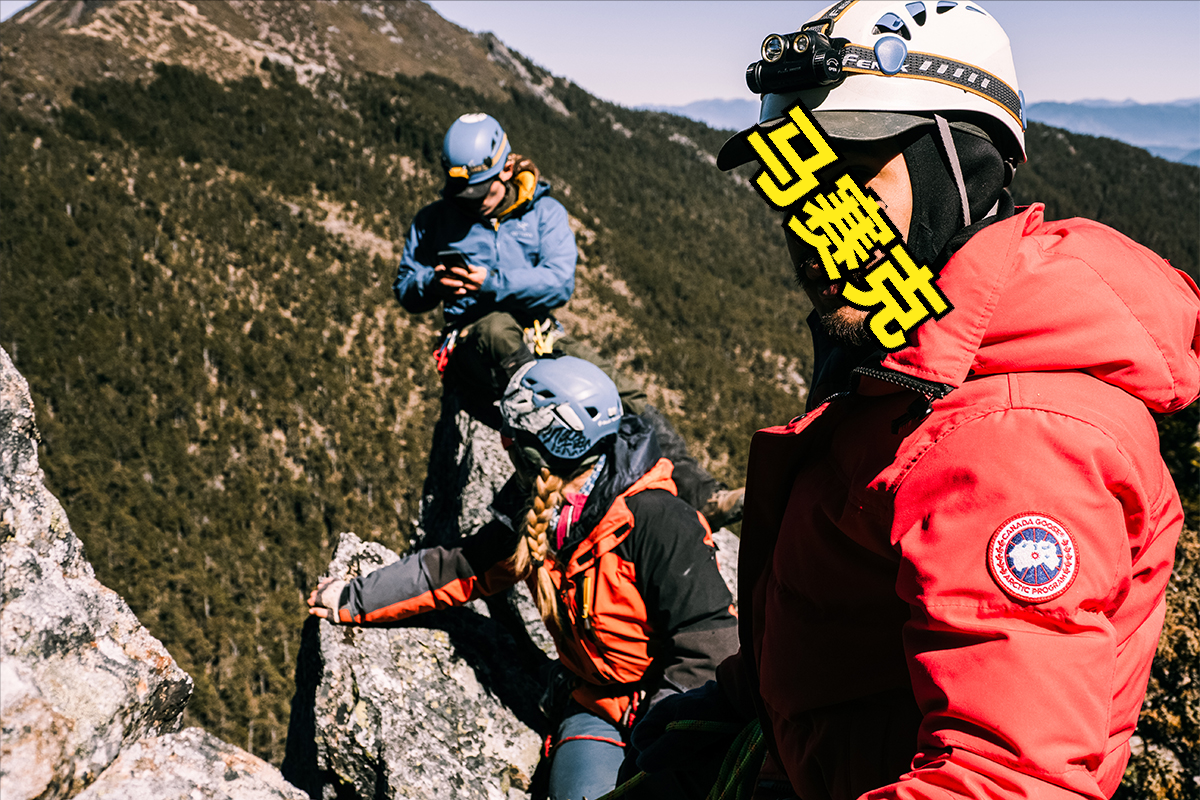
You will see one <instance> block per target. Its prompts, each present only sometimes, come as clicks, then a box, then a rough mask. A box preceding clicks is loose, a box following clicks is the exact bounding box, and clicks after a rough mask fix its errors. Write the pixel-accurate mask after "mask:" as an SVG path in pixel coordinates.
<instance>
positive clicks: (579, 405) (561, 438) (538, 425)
mask: <svg viewBox="0 0 1200 800" xmlns="http://www.w3.org/2000/svg"><path fill="white" fill-rule="evenodd" d="M500 414H501V416H502V417H503V419H504V427H503V428H502V429H501V431H500V432H501V435H503V436H507V437H510V438H512V439H513V440H514V441H515V442H516V443H517V445H519V446H520V447H521V448H523V449H530V448H532V449H534V450H536V451H537V453H538V455H540V458H541V461H542V462H543V464H544V465H545V466H549V467H550V468H551V469H552V470H553V471H555V472H560V470H561V468H563V467H565V466H579V465H581V464H582V463H584V462H585V461H587V460H588V458H589V457H594V456H596V451H597V450H598V449H599V448H598V447H597V445H599V444H600V443H601V442H603V441H604V440H605V439H607V438H608V437H610V436H614V435H615V434H616V433H617V429H618V428H619V427H620V424H619V423H620V421H621V414H622V407H621V397H620V395H619V394H618V393H617V387H616V386H615V385H614V384H613V382H612V380H611V379H610V378H609V377H608V376H607V375H605V374H604V372H603V371H602V370H601V369H600V368H599V367H597V366H596V365H595V364H592V363H591V362H589V361H584V360H583V359H581V358H575V357H573V356H560V357H557V358H540V359H537V360H535V361H531V362H529V363H528V364H525V365H524V366H522V367H521V368H520V369H519V370H517V372H516V373H515V374H514V375H513V377H512V379H511V380H510V381H509V383H508V388H507V389H506V390H505V392H504V397H503V398H502V399H501V401H500ZM528 455H532V454H528ZM560 474H561V472H560Z"/></svg>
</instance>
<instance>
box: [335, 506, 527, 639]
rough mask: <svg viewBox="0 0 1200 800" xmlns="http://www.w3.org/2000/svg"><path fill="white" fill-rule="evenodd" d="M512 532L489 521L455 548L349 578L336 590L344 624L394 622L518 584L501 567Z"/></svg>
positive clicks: (512, 545)
mask: <svg viewBox="0 0 1200 800" xmlns="http://www.w3.org/2000/svg"><path fill="white" fill-rule="evenodd" d="M516 544H517V534H515V533H513V531H512V530H511V529H510V528H508V527H507V526H506V525H504V524H502V523H500V522H497V521H492V522H489V523H488V524H486V525H484V526H483V527H482V528H480V529H479V532H478V533H476V534H474V535H473V536H471V537H469V538H468V539H467V540H466V541H464V542H463V544H462V546H460V547H455V548H443V547H430V548H426V549H424V550H418V551H417V552H415V553H410V554H409V555H407V556H405V557H403V558H401V559H400V560H399V561H396V562H393V563H392V564H389V565H388V566H386V567H382V568H380V569H377V570H375V571H374V572H371V573H368V574H366V575H363V576H361V577H359V578H355V579H354V580H352V581H350V582H349V583H348V584H347V585H346V588H345V589H344V590H343V591H342V597H341V601H340V602H339V604H338V619H339V621H341V622H344V623H363V622H395V621H397V620H401V619H404V618H406V617H411V616H413V615H414V614H420V613H422V612H425V611H432V610H434V609H437V608H447V607H449V606H457V605H462V604H464V603H469V602H470V601H472V600H474V599H476V598H478V597H483V596H487V595H492V594H495V593H496V592H499V591H503V590H504V589H507V588H508V587H510V586H512V585H514V584H515V583H517V582H518V581H519V580H521V579H522V578H523V577H524V576H523V575H516V574H514V573H513V572H512V571H511V570H509V569H507V568H506V565H505V560H506V559H507V558H508V556H510V555H512V552H513V550H514V549H516Z"/></svg>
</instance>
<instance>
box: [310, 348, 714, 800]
mask: <svg viewBox="0 0 1200 800" xmlns="http://www.w3.org/2000/svg"><path fill="white" fill-rule="evenodd" d="M500 411H501V415H502V417H503V421H504V426H503V428H502V431H501V433H502V435H503V436H504V441H505V444H506V446H507V448H508V453H509V456H510V457H511V458H512V461H513V464H514V465H515V466H516V469H517V475H518V476H520V478H521V479H523V480H524V481H525V482H526V484H527V485H528V487H529V491H528V494H527V495H526V497H525V499H524V501H523V502H524V507H523V508H522V507H520V502H521V501H518V502H517V503H516V504H507V505H510V508H507V509H506V508H504V507H503V506H505V505H506V503H505V502H504V499H505V495H506V493H505V492H501V493H500V495H498V497H497V502H496V504H495V506H494V508H493V510H494V512H495V519H493V521H491V522H489V523H488V524H487V525H485V526H484V527H483V528H481V529H480V530H479V531H478V532H477V533H476V534H475V535H474V536H471V537H469V538H468V539H466V540H465V541H464V542H463V543H462V545H461V546H460V547H458V548H454V549H445V548H428V549H425V550H420V551H418V552H415V553H412V554H410V555H408V556H407V557H405V558H403V559H401V560H400V561H397V562H395V563H394V564H391V565H389V566H387V567H384V568H382V569H379V570H377V571H375V572H372V573H370V574H369V575H365V576H363V577H360V578H356V579H354V580H352V581H349V582H346V581H340V580H332V579H328V578H326V579H323V580H322V581H321V582H320V583H319V584H318V586H317V588H316V589H315V590H314V591H313V593H312V595H311V596H310V597H309V600H308V602H309V605H310V606H312V608H311V613H313V614H316V615H318V616H321V617H324V618H326V619H329V620H330V621H331V622H340V623H347V624H355V623H364V622H390V621H394V620H399V619H403V618H406V617H409V616H412V615H414V614H419V613H421V612H423V611H428V610H430V609H435V608H445V607H447V606H452V605H459V604H462V603H466V602H469V601H471V600H473V599H475V598H477V597H481V596H484V595H490V594H493V593H495V592H498V591H501V590H503V589H506V588H508V587H509V586H512V585H513V584H515V583H517V582H519V581H521V580H525V581H527V582H528V584H529V588H530V591H531V593H532V594H533V596H534V599H535V601H536V602H537V605H538V610H539V611H540V612H541V616H542V619H543V620H544V621H545V624H546V627H547V628H548V629H549V631H550V634H551V636H552V637H553V638H554V642H555V644H556V645H557V647H558V655H559V659H560V662H561V665H562V667H563V668H564V674H566V675H567V677H568V678H569V683H570V700H569V702H567V703H566V707H565V710H564V711H562V712H561V719H560V720H558V724H557V732H556V734H555V736H554V737H553V739H554V741H553V762H552V764H551V769H550V795H549V796H550V798H551V800H582V798H584V797H587V798H593V800H594V798H598V797H600V796H601V795H603V794H605V793H606V792H608V791H610V790H612V789H613V788H614V786H615V785H616V781H617V773H618V771H619V770H620V768H621V764H622V761H623V760H624V757H625V741H626V740H627V738H628V735H629V731H630V729H631V727H632V725H633V724H634V722H635V721H636V720H637V719H639V718H640V716H641V715H643V714H644V713H645V712H646V711H647V710H648V709H649V708H650V707H651V706H652V705H654V704H655V703H657V702H658V701H659V700H660V699H662V698H663V697H667V696H669V695H671V694H674V693H676V692H680V691H686V690H687V689H692V688H696V687H699V686H701V685H703V684H704V683H705V682H706V681H709V680H711V679H713V677H714V673H715V670H716V666H717V664H719V663H720V662H721V661H722V660H723V659H724V658H725V657H726V656H727V655H729V654H731V653H732V652H734V651H735V650H736V649H737V633H736V630H737V629H736V620H735V618H734V616H733V613H732V607H731V602H732V598H731V595H730V593H729V591H728V589H726V587H725V583H724V581H723V580H722V578H721V576H720V573H719V572H718V571H717V565H716V551H715V548H714V546H713V542H712V535H711V533H710V531H709V528H708V525H707V524H706V523H705V521H704V518H703V517H702V516H701V515H700V514H699V513H698V512H697V511H696V510H695V509H693V508H692V507H690V506H689V505H688V504H687V503H685V502H683V501H682V500H680V499H679V498H678V497H677V496H676V487H675V483H674V482H673V481H672V479H671V472H672V464H671V462H670V461H669V460H667V459H665V458H662V457H661V453H660V450H659V447H658V443H657V441H656V439H655V435H654V431H653V429H652V428H651V427H650V426H649V425H648V424H647V423H645V422H644V421H643V420H642V419H641V418H640V417H637V416H635V415H632V414H629V415H622V407H621V400H620V398H619V396H618V394H617V389H616V387H615V386H614V385H613V383H612V381H611V380H610V379H609V378H608V376H606V375H605V374H604V373H603V372H602V371H601V370H600V369H599V368H598V367H596V366H595V365H593V364H591V363H589V362H587V361H584V360H582V359H578V358H573V357H570V356H564V357H560V358H550V359H542V360H538V361H534V362H531V363H528V364H525V365H523V366H522V367H521V368H520V369H519V370H518V371H517V372H516V373H515V374H514V375H513V378H512V380H511V381H510V382H509V384H508V388H507V389H506V391H505V394H504V398H503V400H502V401H501V403H500ZM511 505H516V506H517V507H516V508H512V507H511ZM510 520H512V521H516V522H515V524H510Z"/></svg>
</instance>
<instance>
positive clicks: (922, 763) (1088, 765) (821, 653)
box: [719, 205, 1200, 800]
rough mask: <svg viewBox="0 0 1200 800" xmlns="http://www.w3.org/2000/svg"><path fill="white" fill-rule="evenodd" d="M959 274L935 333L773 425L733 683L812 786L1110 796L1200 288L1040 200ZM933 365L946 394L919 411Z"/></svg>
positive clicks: (750, 479)
mask: <svg viewBox="0 0 1200 800" xmlns="http://www.w3.org/2000/svg"><path fill="white" fill-rule="evenodd" d="M939 285H940V286H941V287H942V288H943V290H944V291H945V292H946V294H947V296H948V297H949V298H950V300H951V302H952V303H953V305H954V310H953V311H952V312H951V313H949V314H948V315H947V316H946V317H944V318H943V319H942V320H940V321H937V322H929V323H927V324H926V325H925V326H923V327H922V328H921V329H920V331H919V334H918V336H919V338H918V342H917V344H916V345H914V346H912V347H909V348H906V349H904V350H901V351H899V352H897V353H895V354H892V355H889V356H888V357H887V358H886V359H885V360H884V361H883V362H882V364H881V365H880V367H878V368H873V369H866V370H863V369H861V368H860V369H859V370H857V372H858V373H859V376H860V377H859V379H858V383H857V385H856V388H855V390H854V391H852V392H848V393H845V394H841V395H835V396H834V397H832V398H830V399H828V400H827V401H826V402H824V403H823V404H821V405H820V406H819V407H817V408H815V409H813V410H812V411H810V412H809V413H808V414H806V415H805V416H803V417H802V418H799V419H797V420H793V422H792V423H791V424H789V425H787V426H784V427H778V428H770V429H767V430H764V431H760V432H759V433H758V434H756V436H755V438H754V441H753V445H752V449H751V454H750V463H749V470H748V476H747V484H746V486H747V490H746V512H745V520H744V523H743V528H742V545H741V559H740V565H739V573H740V575H741V586H740V598H739V600H740V603H739V605H740V608H741V622H740V627H741V631H740V637H741V651H740V652H739V653H738V654H737V655H736V656H733V657H731V658H730V659H728V660H727V661H726V662H725V663H724V664H722V666H721V668H720V670H719V676H720V682H721V685H722V687H723V688H724V689H725V690H726V692H727V694H729V695H730V696H731V697H733V698H734V699H735V700H736V699H737V698H749V699H750V700H752V701H753V703H754V704H755V706H756V707H757V711H758V714H759V716H760V719H761V720H762V722H763V728H764V731H766V732H767V736H768V740H769V741H770V742H771V744H772V753H773V755H774V757H775V759H776V760H777V761H778V763H779V766H782V767H783V769H784V770H785V771H786V773H787V775H788V777H789V779H790V781H791V783H792V786H793V788H794V789H795V791H796V792H797V793H798V794H799V796H800V797H801V798H803V800H826V798H837V799H838V800H840V799H841V798H854V797H859V796H862V797H869V798H954V797H989V798H992V797H995V798H1009V797H1013V798H1015V797H1037V798H1068V797H1080V796H1082V797H1090V798H1102V797H1107V796H1110V795H1111V794H1112V793H1113V792H1114V791H1115V790H1116V788H1117V786H1118V785H1119V783H1120V780H1121V776H1122V772H1123V770H1124V767H1125V764H1126V762H1127V760H1128V757H1129V737H1130V735H1131V734H1132V733H1133V731H1134V727H1135V725H1136V723H1137V717H1138V711H1139V708H1140V706H1141V703H1142V700H1143V698H1144V696H1145V690H1146V682H1147V679H1148V675H1149V670H1150V664H1151V661H1152V659H1153V657H1154V653H1155V647H1156V645H1157V642H1158V637H1159V633H1160V631H1161V627H1162V622H1163V617H1164V612H1165V602H1164V590H1165V587H1166V584H1167V580H1168V577H1169V574H1170V571H1171V565H1172V562H1173V558H1174V548H1175V543H1176V539H1177V537H1178V534H1179V532H1180V529H1181V526H1182V512H1181V509H1180V504H1179V499H1178V496H1177V494H1176V490H1175V487H1174V485H1173V483H1172V480H1171V476H1170V475H1169V473H1168V472H1167V470H1166V468H1165V466H1164V464H1163V462H1162V459H1161V457H1160V455H1159V450H1158V437H1157V433H1156V430H1155V425H1154V421H1153V419H1152V418H1151V415H1150V412H1151V411H1155V412H1173V411H1177V410H1179V409H1181V408H1183V407H1185V406H1186V405H1188V404H1189V403H1191V402H1192V401H1193V400H1194V399H1195V398H1196V396H1197V392H1198V391H1200V360H1198V353H1197V351H1198V350H1200V325H1198V321H1200V298H1198V296H1197V295H1198V292H1197V289H1196V286H1195V284H1194V283H1192V281H1191V280H1190V279H1188V278H1187V277H1186V276H1184V275H1183V274H1182V273H1180V272H1177V271H1176V270H1174V269H1171V268H1170V266H1169V265H1167V264H1166V263H1165V262H1164V261H1163V260H1162V259H1161V258H1159V257H1157V256H1155V255H1154V254H1153V253H1151V252H1150V251H1149V250H1147V249H1145V248H1143V247H1141V246H1140V245H1137V244H1135V243H1134V242H1132V241H1130V240H1129V239H1127V238H1125V237H1124V236H1122V235H1120V234H1119V233H1117V232H1115V231H1113V230H1111V229H1109V228H1106V227H1104V226H1102V225H1099V224H1097V223H1094V222H1089V221H1086V220H1079V219H1073V220H1067V221H1062V222H1046V221H1044V220H1043V217H1042V207H1041V206H1040V205H1035V206H1033V207H1031V208H1029V209H1027V210H1026V211H1024V212H1023V213H1021V214H1018V215H1017V216H1015V217H1012V218H1010V219H1008V220H1005V221H1002V222H998V223H995V224H993V225H991V226H990V227H988V228H986V229H984V230H983V231H981V232H980V233H978V234H977V235H976V236H975V237H973V238H972V239H971V240H970V241H969V242H968V243H967V244H966V245H965V246H964V247H963V248H962V249H961V250H960V251H959V252H958V253H957V254H955V256H954V257H953V258H952V259H951V260H950V262H949V263H948V264H947V266H946V267H945V268H944V270H943V271H942V273H941V278H940V280H939ZM914 379H915V380H914ZM938 387H940V389H939V388H938ZM913 388H923V389H925V390H929V391H928V394H931V395H933V396H935V397H936V396H938V395H944V396H941V397H940V399H934V400H933V401H932V410H931V412H930V413H929V414H928V416H925V417H923V418H922V417H921V415H920V414H919V413H918V414H917V415H916V417H915V419H914V418H913V415H912V414H911V410H912V408H913V407H914V405H913V402H914V398H916V399H918V403H917V405H916V406H915V407H916V408H918V409H922V406H923V405H924V404H923V402H921V400H920V398H919V397H918V395H917V394H916V392H914V391H913ZM931 389H932V390H931ZM922 410H923V409H922ZM906 419H909V420H913V421H908V422H905V420H906ZM897 421H899V422H900V423H901V424H900V425H899V430H898V432H896V431H895V423H896V422H897Z"/></svg>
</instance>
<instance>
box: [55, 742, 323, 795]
mask: <svg viewBox="0 0 1200 800" xmlns="http://www.w3.org/2000/svg"><path fill="white" fill-rule="evenodd" d="M185 797H186V798H205V799H206V800H207V799H208V798H211V799H212V800H217V799H218V798H221V799H222V800H223V799H224V798H229V800H308V795H306V794H305V793H304V792H302V791H300V790H299V789H297V788H296V787H295V786H292V785H291V784H289V783H288V782H287V781H285V780H284V779H283V776H282V775H280V774H279V770H277V769H275V768H274V767H272V766H271V765H270V764H268V763H267V762H265V761H263V760H262V759H261V758H258V757H257V756H253V755H251V754H250V753H247V752H246V751H245V750H242V749H241V748H239V747H234V746H233V745H231V744H228V743H226V742H223V741H221V740H220V739H218V738H217V737H216V736H213V735H212V734H211V733H208V732H206V731H203V730H201V729H200V728H188V729H187V730H185V731H181V732H179V733H169V734H166V735H165V736H152V737H148V738H145V739H140V740H138V741H137V742H134V743H133V744H132V745H130V746H129V747H126V748H125V749H124V750H122V751H121V755H120V756H118V757H117V760H116V761H114V762H113V763H112V765H111V766H109V768H108V769H106V770H105V771H104V773H103V774H102V775H101V776H100V777H99V778H98V779H97V780H96V782H95V783H93V784H92V785H91V786H89V787H88V788H87V789H85V790H84V791H83V792H82V793H81V794H79V795H77V796H76V800H149V799H150V798H163V800H168V798H171V799H172V800H173V799H174V798H185Z"/></svg>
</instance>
